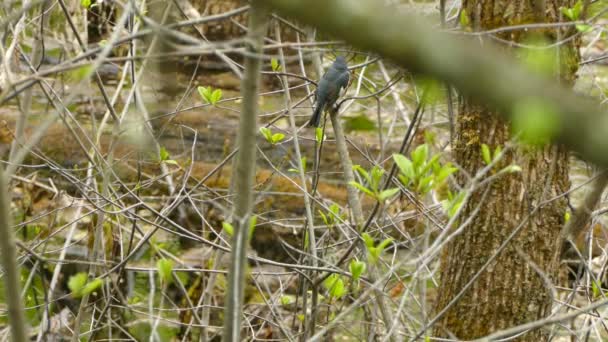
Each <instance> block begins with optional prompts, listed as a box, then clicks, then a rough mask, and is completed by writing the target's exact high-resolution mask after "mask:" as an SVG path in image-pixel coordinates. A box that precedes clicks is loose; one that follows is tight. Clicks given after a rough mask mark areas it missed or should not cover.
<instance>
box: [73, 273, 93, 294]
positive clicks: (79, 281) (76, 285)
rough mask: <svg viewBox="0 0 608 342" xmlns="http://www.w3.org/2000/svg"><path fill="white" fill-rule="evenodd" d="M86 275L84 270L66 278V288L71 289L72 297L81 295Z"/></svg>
mask: <svg viewBox="0 0 608 342" xmlns="http://www.w3.org/2000/svg"><path fill="white" fill-rule="evenodd" d="M88 278H89V277H88V276H87V274H86V273H85V272H80V273H76V274H74V275H73V276H71V277H70V279H69V280H68V288H69V289H70V291H72V297H74V298H80V297H82V289H83V288H84V286H85V284H86V283H87V280H88Z"/></svg>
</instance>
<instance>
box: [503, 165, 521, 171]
mask: <svg viewBox="0 0 608 342" xmlns="http://www.w3.org/2000/svg"><path fill="white" fill-rule="evenodd" d="M503 170H504V171H505V172H509V173H515V172H521V167H520V166H519V165H515V164H513V165H509V166H507V167H505V168H504V169H503Z"/></svg>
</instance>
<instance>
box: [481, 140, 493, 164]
mask: <svg viewBox="0 0 608 342" xmlns="http://www.w3.org/2000/svg"><path fill="white" fill-rule="evenodd" d="M481 156H482V158H483V161H484V163H486V165H490V164H491V163H492V156H491V153H490V148H489V147H488V145H486V144H481Z"/></svg>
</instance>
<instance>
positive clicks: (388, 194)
mask: <svg viewBox="0 0 608 342" xmlns="http://www.w3.org/2000/svg"><path fill="white" fill-rule="evenodd" d="M398 192H399V188H392V189H386V190H384V191H382V192H381V193H380V194H379V195H378V201H380V202H384V201H385V200H387V199H389V198H391V197H393V196H394V195H395V194H397V193H398Z"/></svg>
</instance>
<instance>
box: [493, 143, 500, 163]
mask: <svg viewBox="0 0 608 342" xmlns="http://www.w3.org/2000/svg"><path fill="white" fill-rule="evenodd" d="M501 153H502V147H500V146H496V148H495V149H494V155H493V156H492V160H496V159H497V158H498V156H500V154H501Z"/></svg>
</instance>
